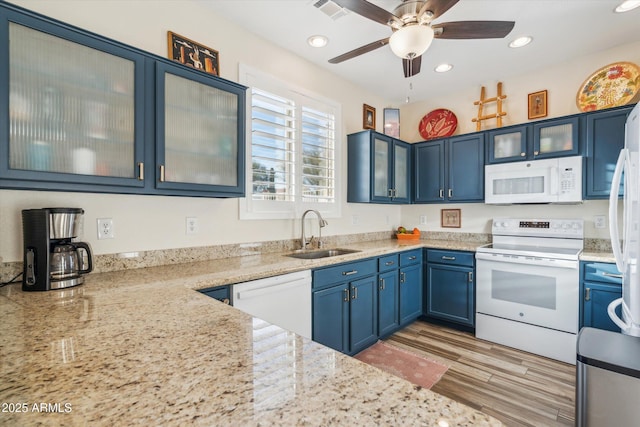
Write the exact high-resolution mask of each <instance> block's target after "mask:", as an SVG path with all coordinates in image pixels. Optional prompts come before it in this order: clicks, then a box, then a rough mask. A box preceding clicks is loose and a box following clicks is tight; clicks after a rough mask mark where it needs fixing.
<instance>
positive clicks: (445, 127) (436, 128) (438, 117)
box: [418, 108, 458, 139]
mask: <svg viewBox="0 0 640 427" xmlns="http://www.w3.org/2000/svg"><path fill="white" fill-rule="evenodd" d="M456 127H458V118H457V117H456V115H455V114H453V112H451V111H450V110H447V109H445V108H438V109H437V110H433V111H432V112H430V113H428V114H426V115H425V116H424V117H423V118H422V120H420V124H419V125H418V131H419V132H420V136H422V137H423V138H424V139H434V138H442V137H445V136H451V135H453V132H455V130H456Z"/></svg>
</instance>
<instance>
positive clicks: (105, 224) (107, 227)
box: [98, 218, 115, 240]
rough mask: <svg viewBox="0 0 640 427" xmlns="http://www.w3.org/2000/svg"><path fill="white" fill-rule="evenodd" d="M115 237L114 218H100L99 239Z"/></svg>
mask: <svg viewBox="0 0 640 427" xmlns="http://www.w3.org/2000/svg"><path fill="white" fill-rule="evenodd" d="M114 237H115V234H114V230H113V219H111V218H98V240H103V239H113V238H114Z"/></svg>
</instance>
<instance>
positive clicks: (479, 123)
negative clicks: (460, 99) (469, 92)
mask: <svg viewBox="0 0 640 427" xmlns="http://www.w3.org/2000/svg"><path fill="white" fill-rule="evenodd" d="M506 97H507V95H503V94H502V82H498V96H495V97H493V98H485V90H484V86H482V89H480V100H479V101H476V102H474V103H473V105H477V106H478V117H477V118H475V119H472V120H471V121H472V122H474V123H476V130H477V131H479V130H481V128H482V121H483V120H489V119H496V120H497V123H496V126H497V127H499V128H500V127H502V116H506V115H507V113H506V112H504V111H502V100H503V99H505V98H506ZM490 102H495V103H497V105H498V108H497V112H496V113H495V114H486V115H482V108H483V107H484V105H485V104H488V103H490Z"/></svg>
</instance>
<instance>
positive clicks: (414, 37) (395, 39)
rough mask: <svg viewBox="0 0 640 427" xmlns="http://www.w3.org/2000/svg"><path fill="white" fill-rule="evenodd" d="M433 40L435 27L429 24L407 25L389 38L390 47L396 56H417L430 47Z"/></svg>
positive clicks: (409, 57) (407, 57)
mask: <svg viewBox="0 0 640 427" xmlns="http://www.w3.org/2000/svg"><path fill="white" fill-rule="evenodd" d="M432 41H433V29H432V28H431V27H430V26H429V25H417V24H414V25H405V26H404V27H402V28H400V29H399V30H397V31H395V32H394V33H393V34H392V35H391V37H390V38H389V47H391V50H392V51H393V53H394V54H395V55H396V56H399V57H400V58H405V59H411V58H415V57H417V56H420V55H422V54H423V53H425V52H426V51H427V49H429V46H431V42H432Z"/></svg>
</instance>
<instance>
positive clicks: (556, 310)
mask: <svg viewBox="0 0 640 427" xmlns="http://www.w3.org/2000/svg"><path fill="white" fill-rule="evenodd" d="M476 260H477V262H476V299H477V301H476V308H477V312H478V313H483V314H487V315H490V316H496V317H501V318H505V319H510V320H514V321H518V322H523V323H528V324H531V325H536V326H543V327H547V328H551V329H556V330H559V331H564V332H570V333H577V332H578V305H579V300H578V298H579V269H578V266H579V263H578V261H577V260H576V261H569V260H558V259H552V258H542V257H532V256H519V255H506V254H493V253H480V252H478V253H476Z"/></svg>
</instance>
